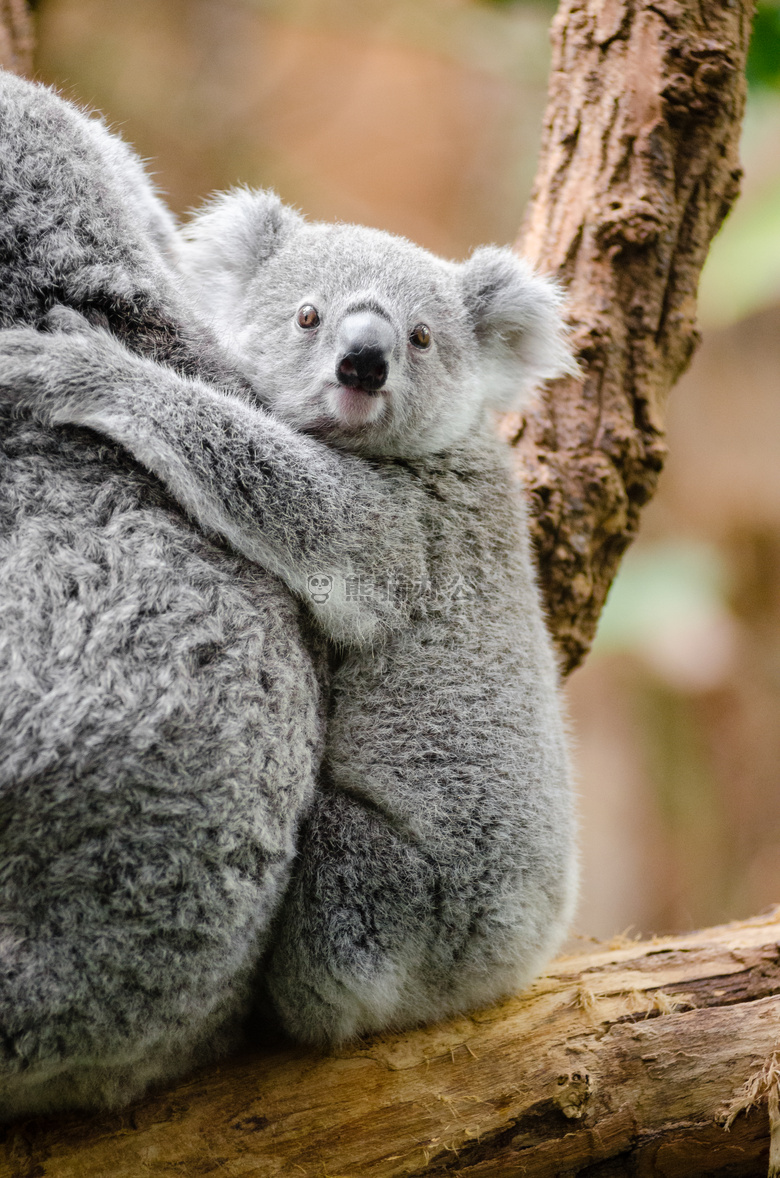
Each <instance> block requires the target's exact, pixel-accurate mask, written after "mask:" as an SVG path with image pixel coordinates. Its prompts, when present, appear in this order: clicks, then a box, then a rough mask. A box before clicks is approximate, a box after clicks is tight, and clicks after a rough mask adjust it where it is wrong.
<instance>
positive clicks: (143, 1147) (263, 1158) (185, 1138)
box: [0, 908, 780, 1178]
mask: <svg viewBox="0 0 780 1178" xmlns="http://www.w3.org/2000/svg"><path fill="white" fill-rule="evenodd" d="M778 942H780V908H778V909H777V910H776V911H774V912H773V913H772V914H770V915H769V916H766V917H761V918H756V919H753V920H748V921H744V922H741V923H738V924H732V925H725V926H723V927H720V928H713V929H707V930H704V931H701V932H695V933H691V934H689V935H687V936H676V937H665V938H654V939H653V940H650V941H636V942H632V941H626V940H624V939H622V940H618V941H616V942H615V943H614V944H612V945H598V946H594V947H593V948H591V949H590V950H589V951H588V952H587V953H586V954H584V955H581V954H580V955H575V956H569V957H564V958H561V959H559V960H558V961H556V962H554V963H553V965H552V967H551V968H550V969H549V970H548V971H547V973H546V974H545V975H544V976H543V977H542V978H540V979H539V980H538V981H537V982H536V984H535V985H534V986H532V987H531V989H530V990H528V991H527V992H526V993H525V994H522V995H519V996H518V997H516V998H512V999H510V1000H509V1001H507V1002H504V1003H503V1004H501V1005H500V1006H497V1007H494V1008H492V1009H489V1010H482V1011H477V1012H474V1013H472V1014H470V1015H464V1016H462V1017H459V1018H455V1019H452V1020H450V1021H449V1022H446V1023H443V1024H440V1025H438V1026H435V1027H427V1028H422V1029H420V1030H416V1031H411V1032H406V1033H405V1034H397V1035H389V1034H388V1035H380V1036H377V1037H375V1038H371V1039H365V1040H361V1041H360V1042H358V1043H355V1044H352V1045H350V1046H348V1047H345V1048H343V1049H342V1050H339V1051H334V1052H332V1053H329V1054H314V1053H312V1052H311V1051H308V1050H303V1049H301V1048H291V1047H287V1046H280V1047H276V1048H274V1049H273V1050H268V1049H266V1050H263V1051H261V1050H258V1051H255V1052H254V1053H252V1054H248V1055H246V1056H243V1057H241V1058H239V1059H234V1060H230V1061H228V1062H226V1063H224V1064H223V1065H222V1066H221V1067H220V1068H219V1069H216V1070H213V1069H212V1070H208V1071H205V1072H203V1073H201V1074H199V1075H196V1076H194V1077H192V1078H191V1079H189V1080H188V1081H187V1082H186V1083H183V1084H180V1085H179V1086H178V1087H176V1088H175V1089H173V1090H172V1091H168V1092H165V1093H163V1094H162V1095H159V1096H156V1097H151V1098H149V1099H146V1100H145V1101H143V1102H142V1103H141V1104H139V1105H137V1106H135V1107H134V1108H133V1109H131V1110H125V1111H123V1112H121V1113H114V1114H109V1115H103V1116H96V1117H90V1118H89V1119H84V1118H83V1117H70V1118H66V1119H59V1120H47V1121H44V1120H37V1121H30V1122H26V1123H24V1124H19V1125H16V1126H14V1127H12V1128H9V1129H6V1130H5V1141H4V1143H3V1149H2V1154H1V1155H0V1157H2V1160H1V1161H0V1178H44V1176H45V1178H109V1176H110V1178H139V1176H140V1175H144V1176H147V1175H148V1176H155V1178H157V1176H160V1178H162V1176H163V1175H165V1176H166V1178H167V1176H171V1178H173V1176H174V1175H188V1176H190V1175H193V1176H194V1175H201V1174H212V1173H213V1174H220V1175H226V1176H227V1175H229V1176H230V1178H238V1176H239V1175H240V1176H244V1175H246V1176H249V1175H251V1176H252V1178H271V1176H280V1175H284V1176H285V1178H288V1176H289V1178H293V1176H294V1175H301V1176H305V1178H325V1176H327V1178H390V1176H391V1175H392V1176H394V1178H395V1176H400V1175H405V1176H407V1178H408V1176H410V1175H420V1176H422V1175H425V1176H426V1178H433V1176H436V1178H439V1176H443V1175H446V1174H450V1173H457V1174H459V1175H470V1176H472V1178H478V1176H479V1178H510V1176H512V1178H515V1176H516V1175H525V1176H526V1178H554V1176H555V1175H564V1174H566V1175H568V1174H572V1175H573V1174H580V1175H582V1174H587V1175H588V1176H589V1178H596V1176H597V1175H598V1176H603V1178H607V1176H608V1175H610V1176H616V1175H624V1174H636V1175H642V1176H643V1178H650V1176H654V1175H664V1176H665V1178H678V1176H679V1178H695V1176H698V1175H715V1174H718V1175H729V1176H731V1178H740V1176H742V1175H754V1174H766V1173H767V1165H768V1153H769V1142H770V1131H769V1119H768V1112H767V1109H768V1105H769V1104H771V1102H772V1100H774V1102H775V1105H774V1107H775V1120H776V1123H777V1125H778V1128H777V1133H776V1139H777V1144H776V1148H777V1149H780V1118H778V1117H777V1113H776V1107H777V1077H778V1070H777V1069H776V1068H774V1069H773V1067H772V1066H771V1061H772V1058H773V1054H774V1053H775V1052H776V1051H778V1050H780V944H779V943H778ZM727 1124H728V1127H727Z"/></svg>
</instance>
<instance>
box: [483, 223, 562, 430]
mask: <svg viewBox="0 0 780 1178" xmlns="http://www.w3.org/2000/svg"><path fill="white" fill-rule="evenodd" d="M461 282H462V290H463V297H464V301H465V303H466V307H467V310H468V313H469V315H470V317H471V321H472V324H473V327H474V332H475V334H476V336H477V340H478V342H479V345H480V349H481V356H480V373H479V375H480V379H481V382H482V385H483V389H484V395H485V403H486V404H488V405H491V406H493V407H494V408H496V409H506V410H508V409H520V408H522V406H523V405H524V404H525V403H526V401H527V400H528V399H529V397H530V395H531V393H532V392H533V390H534V389H535V388H536V387H537V385H538V384H539V383H540V382H541V381H543V380H549V379H550V378H551V377H556V376H563V375H564V374H566V373H575V372H576V371H577V364H576V361H575V359H574V356H573V355H572V352H571V348H570V346H569V342H568V339H567V336H566V329H565V325H564V323H563V319H562V315H561V312H562V307H563V293H562V291H561V289H560V287H559V286H558V285H557V283H555V282H554V281H553V280H552V279H551V278H543V277H542V276H541V275H540V274H536V273H535V272H534V270H533V268H532V267H531V266H530V265H529V263H528V262H526V261H524V259H522V258H518V257H517V255H516V254H514V253H512V251H511V250H509V249H501V248H499V247H497V246H484V247H483V248H482V249H478V250H475V251H474V253H473V254H472V256H471V257H470V258H469V260H468V261H467V262H464V263H463V266H462V271H461Z"/></svg>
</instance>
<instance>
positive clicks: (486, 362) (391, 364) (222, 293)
mask: <svg viewBox="0 0 780 1178" xmlns="http://www.w3.org/2000/svg"><path fill="white" fill-rule="evenodd" d="M182 253H183V265H184V269H185V273H186V274H187V280H188V284H189V285H190V288H191V293H192V294H193V295H194V296H195V298H196V300H197V301H198V303H199V306H200V309H201V311H202V312H203V313H204V314H205V315H206V316H207V317H208V318H210V319H211V320H212V321H213V322H214V323H215V325H216V327H217V330H218V331H219V332H220V334H221V335H222V336H223V337H226V338H227V339H228V340H229V341H230V342H231V343H232V344H233V346H234V347H235V348H237V350H238V351H239V353H240V355H241V359H242V362H243V365H244V367H245V369H246V370H247V372H248V375H249V377H250V379H251V380H252V381H253V383H254V385H255V387H256V389H257V391H258V397H259V399H260V400H261V401H262V402H263V403H264V404H266V405H267V406H268V407H269V408H272V409H273V411H274V412H275V413H276V414H277V415H279V416H280V417H282V418H283V419H284V420H286V421H288V422H289V423H290V424H291V425H293V426H294V427H295V428H297V429H299V430H302V431H305V432H307V433H312V434H316V435H318V436H319V437H322V438H323V439H324V440H326V441H328V442H330V443H331V444H334V445H338V446H341V447H344V448H347V449H351V450H354V451H357V452H359V453H363V454H376V455H397V456H401V455H404V456H410V457H411V456H413V455H419V454H424V453H433V452H436V451H439V450H443V449H446V448H447V447H448V446H450V445H452V444H453V443H454V442H456V441H458V440H459V439H461V438H463V437H464V436H466V435H467V434H468V432H469V431H470V430H471V429H472V428H473V426H474V425H475V423H476V421H477V419H478V418H479V417H480V415H481V414H482V412H483V411H484V407H485V406H488V407H493V408H496V409H509V408H514V407H519V406H520V405H522V403H523V401H524V399H525V398H526V397H527V395H528V393H529V392H530V391H531V390H532V389H533V387H534V386H535V385H536V384H538V382H539V381H541V380H544V379H546V378H548V377H553V376H558V375H560V374H562V373H563V372H566V371H572V370H573V361H572V357H571V354H570V352H569V349H568V346H567V343H566V340H565V335H564V332H563V328H562V323H561V318H560V306H561V296H560V293H559V291H558V289H557V287H556V286H555V285H554V283H552V282H550V281H549V280H547V279H544V278H541V277H539V276H538V275H536V274H534V273H533V271H532V270H531V268H530V267H529V266H528V265H527V263H525V262H523V261H522V260H521V259H519V258H517V257H516V256H515V255H514V254H513V253H512V252H511V251H510V250H508V249H498V248H494V247H486V248H484V249H479V250H477V251H476V252H475V253H474V254H473V255H472V257H471V258H470V259H469V260H468V261H466V262H463V263H455V262H448V261H445V260H444V259H442V258H437V257H435V256H434V255H433V254H430V253H428V252H427V251H426V250H424V249H421V248H420V247H418V246H415V245H412V244H411V242H408V241H406V240H404V239H403V238H399V237H393V236H391V235H390V234H387V233H382V232H380V231H378V230H375V229H366V228H362V227H360V226H356V225H338V224H336V225H326V224H310V223H308V222H307V221H305V220H304V218H303V217H302V216H301V215H300V214H299V213H297V212H295V211H294V210H293V209H290V208H287V207H286V206H284V205H283V204H282V203H281V202H280V200H279V198H278V197H277V196H275V195H274V194H273V193H268V192H251V191H249V190H237V191H234V192H231V193H228V194H226V195H224V196H220V197H218V198H217V199H216V200H215V201H214V202H213V203H212V204H211V205H209V206H208V207H207V208H206V209H205V210H204V211H203V212H202V213H200V214H199V215H198V216H197V217H196V218H195V220H194V221H193V222H192V224H191V225H190V227H189V228H188V230H187V240H186V242H185V244H184V246H183V247H182Z"/></svg>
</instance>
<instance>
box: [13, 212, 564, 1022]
mask: <svg viewBox="0 0 780 1178" xmlns="http://www.w3.org/2000/svg"><path fill="white" fill-rule="evenodd" d="M181 264H182V266H183V268H184V270H185V272H186V274H187V275H188V285H189V286H190V288H191V289H190V293H191V294H193V295H194V296H195V297H196V298H197V299H198V300H199V301H200V304H201V311H203V312H206V313H207V314H208V316H209V317H210V319H211V320H212V323H213V325H214V327H215V328H216V330H217V333H218V334H219V335H220V336H221V337H222V338H223V339H224V340H225V341H227V343H228V344H229V346H230V347H232V349H234V350H235V352H236V354H237V355H238V357H239V358H240V362H241V365H242V368H243V370H244V372H246V373H247V374H248V376H249V379H250V382H251V384H252V385H253V387H254V389H255V390H256V396H257V399H258V402H259V404H252V403H250V401H249V400H248V399H247V400H244V399H242V398H241V397H239V396H231V395H228V394H226V393H224V392H222V391H219V390H216V389H214V388H213V387H210V386H209V385H208V384H206V383H203V382H202V381H200V380H197V379H192V378H188V377H185V376H181V375H179V374H177V373H176V372H174V371H172V370H171V369H169V368H162V367H161V366H159V365H157V364H155V363H154V362H153V361H150V360H147V359H145V358H143V357H140V356H138V355H135V354H131V353H129V352H128V351H126V350H125V349H124V347H123V346H122V344H121V343H119V342H118V341H117V340H116V339H115V338H113V337H111V336H109V335H108V334H107V333H105V332H103V331H101V330H97V329H89V330H86V331H67V332H56V331H55V332H52V333H51V334H46V333H37V334H36V333H35V332H33V331H30V330H22V331H13V332H8V333H4V336H5V338H3V337H0V396H1V397H3V398H6V399H15V400H16V401H17V402H18V403H19V404H20V405H21V406H24V407H26V408H27V409H29V410H32V412H33V413H34V414H35V416H36V417H38V418H40V419H42V420H44V421H46V422H50V423H60V422H68V423H76V424H79V425H82V426H87V427H89V428H91V429H94V430H96V431H98V432H99V433H100V434H102V435H105V436H107V437H109V438H111V439H113V440H114V441H115V442H118V443H120V444H121V445H122V446H124V447H125V448H126V449H127V450H129V451H130V452H131V454H133V455H134V456H135V458H136V459H137V460H138V461H139V462H140V463H142V464H143V465H144V466H146V467H147V468H148V469H149V470H150V471H152V472H153V473H154V474H156V475H157V476H158V477H159V478H160V479H161V480H162V481H163V483H164V484H165V486H166V487H167V489H168V491H169V492H170V493H171V494H172V495H173V496H174V498H175V499H177V500H178V502H179V503H180V504H181V505H182V506H183V507H184V508H185V509H186V510H187V511H188V512H189V513H190V515H191V516H192V517H194V518H195V520H196V521H198V523H199V524H200V525H201V526H202V527H203V528H204V529H206V530H207V531H208V532H212V533H217V534H218V535H219V536H221V537H223V538H224V539H226V540H227V541H228V542H229V543H230V544H231V545H232V546H233V548H234V549H235V550H237V551H238V552H239V553H241V554H243V555H244V556H247V557H249V558H250V559H251V560H253V561H256V562H258V563H259V564H261V565H263V566H264V567H266V568H267V569H269V570H271V571H272V572H274V573H276V574H277V575H278V576H279V577H280V578H281V579H282V580H283V581H284V582H285V583H286V584H287V585H288V586H289V588H290V589H291V590H292V591H293V592H294V593H296V594H297V595H298V596H299V597H301V598H302V599H304V600H305V601H307V602H308V604H309V607H310V609H311V611H312V615H313V617H314V618H315V620H316V622H317V624H318V625H319V626H320V627H321V628H322V630H323V632H324V633H325V634H326V635H327V637H328V638H329V639H330V641H331V643H332V648H333V652H334V662H335V673H334V678H333V688H332V702H331V711H330V716H329V721H328V736H327V748H326V757H325V766H324V771H323V777H322V781H321V785H320V788H319V790H318V792H317V794H316V797H315V800H314V803H313V805H312V808H311V809H310V811H309V813H308V816H307V818H306V820H305V822H304V825H303V828H302V832H301V835H300V839H299V845H298V856H297V860H296V865H295V868H294V872H293V878H292V882H291V884H290V887H289V890H288V892H287V894H286V898H285V900H284V902H283V905H282V908H281V911H280V913H279V915H278V918H277V920H276V925H275V931H274V935H273V937H272V942H271V949H270V951H269V954H268V957H267V962H266V979H267V984H268V987H269V990H270V994H271V996H272V999H273V1002H274V1004H275V1005H276V1007H277V1009H278V1012H279V1014H280V1016H281V1019H282V1021H283V1023H284V1024H285V1026H286V1027H287V1029H288V1030H289V1031H290V1032H291V1033H292V1034H294V1035H295V1036H296V1037H298V1038H300V1039H304V1040H309V1041H315V1042H316V1041H329V1040H341V1039H344V1038H347V1037H350V1036H354V1035H356V1034H359V1033H361V1032H367V1031H373V1030H378V1029H381V1028H386V1027H388V1026H395V1027H398V1026H404V1025H409V1024H414V1023H418V1022H423V1021H426V1020H429V1019H433V1018H438V1017H440V1016H442V1015H445V1014H448V1013H451V1012H453V1011H457V1010H461V1009H464V1008H468V1007H472V1006H475V1005H477V1004H481V1003H485V1002H489V1001H492V1000H494V999H496V998H498V997H500V996H502V995H504V994H507V993H509V992H511V991H513V990H516V989H517V988H519V987H521V986H523V985H525V984H526V983H527V982H528V981H530V979H531V978H532V977H533V975H534V974H535V973H536V972H537V971H538V970H539V969H540V968H541V967H542V966H543V965H544V963H545V962H546V960H547V959H548V958H549V957H550V956H551V955H552V953H553V952H554V951H555V949H556V948H557V947H558V946H559V944H560V942H561V939H562V937H563V936H564V934H565V931H566V928H567V924H568V921H569V918H570V916H571V913H572V907H573V903H574V897H575V888H576V859H575V849H574V825H575V824H574V817H573V799H572V789H571V784H570V775H569V763H568V756H567V749H566V739H565V732H564V724H563V721H562V717H561V704H560V699H559V693H558V683H557V674H556V667H555V660H554V656H553V652H552V647H551V643H550V639H549V637H548V635H547V633H546V630H545V625H544V620H543V616H542V610H541V607H540V603H539V595H538V591H537V587H536V583H535V579H534V572H533V565H532V559H531V553H530V548H529V538H528V529H527V524H526V520H525V516H524V511H523V507H522V505H521V492H520V488H519V487H518V485H517V483H516V481H515V479H514V477H513V474H512V471H511V468H510V461H509V453H508V449H507V447H506V446H505V445H504V444H503V443H502V442H500V441H499V440H498V438H497V437H496V435H495V431H494V427H493V422H492V420H491V411H492V410H494V409H502V408H508V407H510V406H517V405H518V404H519V403H522V400H523V398H524V397H525V396H526V395H527V394H528V393H529V391H530V390H532V389H533V387H534V385H535V384H536V383H537V382H539V381H540V380H543V379H545V378H547V377H552V376H555V375H557V374H559V373H562V372H565V371H570V370H571V369H572V366H573V362H572V359H571V356H570V353H569V350H568V347H567V345H566V342H565V337H564V334H563V330H562V327H561V319H560V296H559V294H558V292H557V289H556V288H555V286H554V285H553V284H552V283H550V282H549V281H547V280H545V279H543V278H540V277H538V276H536V275H534V274H533V273H532V271H531V270H530V269H529V267H528V266H527V265H526V264H524V263H523V262H522V261H520V260H519V259H518V258H516V257H515V256H514V255H513V254H512V253H511V252H510V251H509V250H504V249H497V248H485V249H480V250H477V251H476V252H475V253H474V254H473V256H472V257H471V258H470V259H469V260H468V261H466V262H464V263H462V264H457V263H453V262H448V261H444V260H442V259H440V258H437V257H434V256H433V255H431V254H430V253H428V252H426V251H425V250H423V249H420V248H418V247H416V246H414V245H412V244H411V243H409V242H407V241H405V240H402V239H399V238H396V237H392V236H390V235H388V234H386V233H381V232H378V231H375V230H372V229H366V228H360V227H356V226H352V225H326V224H310V223H308V222H306V221H305V220H304V219H303V218H302V217H301V216H300V215H299V214H297V213H296V212H294V211H293V210H291V209H289V208H286V207H284V206H283V205H282V204H281V203H280V202H279V200H278V198H276V197H275V196H274V195H273V194H270V193H264V192H250V191H246V190H240V191H236V192H233V193H230V194H228V195H225V196H222V197H219V198H217V199H216V200H215V201H214V202H213V203H212V204H211V205H210V206H209V207H208V208H207V209H206V210H205V211H204V212H203V213H201V214H200V215H199V216H198V217H196V219H195V220H194V222H193V223H192V225H191V226H190V228H189V231H188V234H187V241H186V242H185V244H184V245H183V246H182V247H181Z"/></svg>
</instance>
